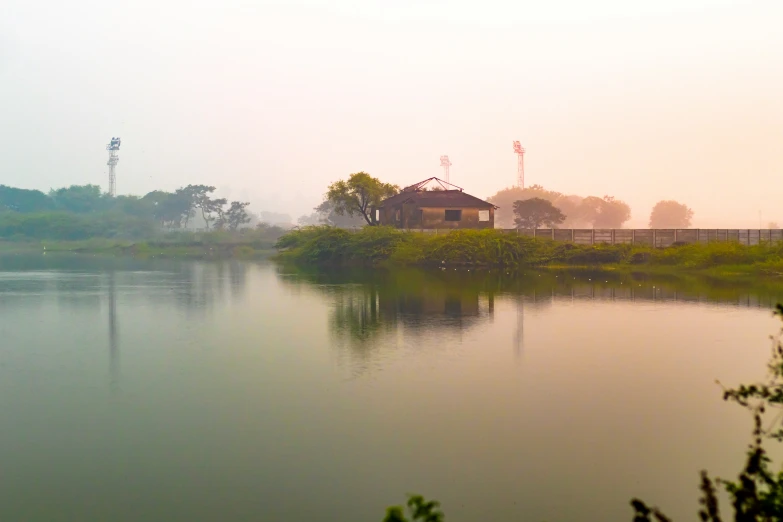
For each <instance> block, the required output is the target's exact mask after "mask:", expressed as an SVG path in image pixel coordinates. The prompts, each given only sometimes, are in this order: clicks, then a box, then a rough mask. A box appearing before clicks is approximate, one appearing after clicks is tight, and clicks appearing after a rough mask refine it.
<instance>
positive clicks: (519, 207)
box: [514, 198, 566, 229]
mask: <svg viewBox="0 0 783 522" xmlns="http://www.w3.org/2000/svg"><path fill="white" fill-rule="evenodd" d="M514 216H516V217H515V218H514V224H515V225H516V226H517V228H533V229H535V228H541V227H542V226H544V225H546V226H547V227H553V226H555V225H559V224H561V223H562V222H563V221H565V219H566V216H565V214H563V213H562V212H561V211H560V209H559V208H557V207H556V206H554V205H553V204H552V202H551V201H547V200H546V199H541V198H530V199H525V200H521V201H515V202H514Z"/></svg>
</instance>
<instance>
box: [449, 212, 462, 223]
mask: <svg viewBox="0 0 783 522" xmlns="http://www.w3.org/2000/svg"><path fill="white" fill-rule="evenodd" d="M461 220H462V211H461V210H447V211H446V221H461Z"/></svg>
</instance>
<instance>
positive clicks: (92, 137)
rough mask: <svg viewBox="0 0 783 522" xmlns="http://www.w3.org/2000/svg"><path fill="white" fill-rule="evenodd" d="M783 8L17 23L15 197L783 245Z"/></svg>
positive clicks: (23, 12) (137, 16) (1, 58)
mask: <svg viewBox="0 0 783 522" xmlns="http://www.w3.org/2000/svg"><path fill="white" fill-rule="evenodd" d="M782 22H783V1H781V0H769V1H764V0H759V1H752V0H746V1H739V0H734V1H732V0H649V1H647V0H645V1H636V0H591V1H586V0H535V1H530V0H516V1H513V2H512V1H499V0H483V1H480V2H479V1H474V2H465V1H459V0H452V1H433V0H415V1H409V0H394V1H392V0H388V1H384V2H379V1H370V0H365V1H358V0H289V1H282V0H280V1H241V0H220V1H218V0H210V1H204V0H193V1H189V2H185V1H172V0H157V1H154V2H153V1H148V0H134V1H130V2H111V1H106V0H101V1H86V0H73V1H70V2H63V1H61V0H57V1H54V0H44V1H34V0H4V1H3V2H2V5H0V120H1V121H2V125H0V183H2V184H7V185H14V186H21V187H27V188H38V189H42V190H48V189H49V188H50V187H57V186H62V185H68V184H84V183H95V184H100V185H102V186H104V187H105V185H106V180H105V178H106V169H107V167H106V166H105V163H106V151H105V150H104V146H105V144H106V143H108V141H109V139H110V138H111V137H112V136H115V135H119V136H121V137H122V139H123V147H122V150H121V151H120V163H119V165H118V191H119V192H120V193H133V194H144V193H146V192H148V191H150V190H154V189H158V188H161V189H166V190H172V189H175V188H177V187H179V186H182V185H186V184H188V183H207V184H213V185H216V186H217V187H219V188H220V189H221V191H222V193H223V195H226V196H228V197H232V198H237V199H249V200H250V201H252V203H253V209H254V210H256V211H260V210H269V211H278V212H280V211H282V212H287V213H290V214H291V215H292V216H294V218H295V217H296V216H298V215H300V214H302V213H305V212H308V211H309V210H310V209H311V208H312V207H313V206H315V205H316V204H318V203H319V202H320V200H321V196H322V194H323V192H324V191H325V190H326V186H327V184H328V183H329V182H331V181H334V180H336V179H338V178H341V177H345V176H346V175H347V174H349V173H351V172H356V171H359V170H365V171H367V172H370V173H371V174H373V175H375V176H378V177H381V178H382V179H384V180H387V181H390V182H394V183H397V184H400V185H407V184H410V183H413V182H416V181H419V180H421V179H424V178H426V177H430V176H436V175H439V174H440V172H441V171H440V167H439V160H438V158H439V156H440V155H441V154H448V155H449V156H450V158H451V160H452V162H453V166H452V168H451V178H452V181H453V182H454V183H456V184H458V185H460V186H462V187H464V188H465V189H466V190H467V191H468V192H470V193H472V194H474V195H477V196H480V197H487V196H489V195H491V194H493V193H494V192H496V191H497V190H498V189H500V188H503V187H506V186H510V185H512V184H514V183H515V178H516V158H515V156H514V154H513V152H512V148H511V142H512V140H520V141H521V142H522V144H523V145H524V146H525V147H526V149H527V151H528V153H527V155H526V167H527V169H526V170H527V180H528V183H529V184H532V183H539V184H542V185H544V186H545V187H547V188H551V189H555V190H559V191H564V192H568V193H575V194H580V195H599V196H602V195H604V194H611V195H614V196H616V197H618V198H621V199H624V200H626V201H627V202H628V203H629V204H630V205H631V207H632V209H633V220H632V223H633V224H639V225H644V224H645V223H646V221H647V218H648V216H649V212H650V208H651V207H652V205H653V204H654V203H655V202H656V201H658V200H660V199H670V198H672V199H678V200H682V201H684V202H686V203H687V204H689V205H690V206H691V207H692V208H693V209H694V210H695V212H696V222H695V225H697V226H703V227H707V226H726V227H729V226H740V227H741V226H756V225H757V224H758V222H759V214H758V213H759V211H761V212H762V213H763V216H762V219H763V221H764V223H765V224H766V222H767V221H770V220H777V221H779V222H781V224H783V206H781V204H780V203H781V195H783V30H781V23H782Z"/></svg>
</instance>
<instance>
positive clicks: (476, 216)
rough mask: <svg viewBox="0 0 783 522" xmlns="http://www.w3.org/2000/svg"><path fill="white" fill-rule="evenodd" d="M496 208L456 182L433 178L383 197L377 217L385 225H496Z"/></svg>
mask: <svg viewBox="0 0 783 522" xmlns="http://www.w3.org/2000/svg"><path fill="white" fill-rule="evenodd" d="M428 185H432V186H431V187H428ZM496 208H497V207H496V206H495V205H493V204H492V203H488V202H486V201H484V200H483V199H479V198H477V197H475V196H471V195H470V194H466V193H465V192H463V190H462V189H461V188H459V187H457V186H456V185H452V184H450V183H447V182H445V181H443V180H440V179H438V178H430V179H427V180H424V181H422V182H420V183H416V184H415V185H411V186H410V187H405V188H404V189H402V192H400V193H399V194H397V195H395V196H392V197H390V198H388V199H385V200H384V201H382V202H381V204H380V205H379V206H378V207H377V208H376V209H375V216H374V217H375V220H376V222H378V223H379V224H381V225H386V226H393V227H397V228H411V229H449V228H495V209H496Z"/></svg>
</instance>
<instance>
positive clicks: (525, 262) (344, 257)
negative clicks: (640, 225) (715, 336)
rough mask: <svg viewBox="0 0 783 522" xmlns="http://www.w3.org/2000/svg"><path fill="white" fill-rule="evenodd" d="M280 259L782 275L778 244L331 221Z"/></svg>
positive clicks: (294, 241)
mask: <svg viewBox="0 0 783 522" xmlns="http://www.w3.org/2000/svg"><path fill="white" fill-rule="evenodd" d="M276 246H277V248H278V249H279V250H280V252H281V253H280V258H281V259H285V260H289V261H293V262H302V263H310V264H321V265H333V266H338V265H345V266H357V265H360V266H375V265H379V264H385V265H395V266H444V265H448V266H476V267H512V268H513V267H520V266H543V265H552V264H562V265H573V266H586V265H607V264H615V265H634V266H639V265H647V266H678V267H683V268H696V269H705V268H710V267H717V266H729V265H737V266H745V267H749V269H751V268H752V269H757V270H759V271H765V272H768V273H780V272H783V245H781V244H761V245H756V246H743V245H740V244H738V243H710V244H687V245H678V246H672V247H669V248H652V247H650V246H644V245H636V246H632V245H592V246H590V245H575V244H571V243H561V242H555V241H551V240H547V239H536V238H531V237H528V236H524V235H517V234H509V233H507V232H504V231H502V230H455V231H452V232H449V233H445V234H444V233H439V234H428V233H421V232H406V231H401V230H397V229H394V228H390V227H365V228H362V229H360V230H358V231H355V232H349V231H347V230H344V229H337V228H334V227H329V226H316V227H304V228H300V229H297V230H293V231H290V232H288V233H286V234H284V235H282V236H281V237H280V238H279V239H278V240H277V243H276Z"/></svg>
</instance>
